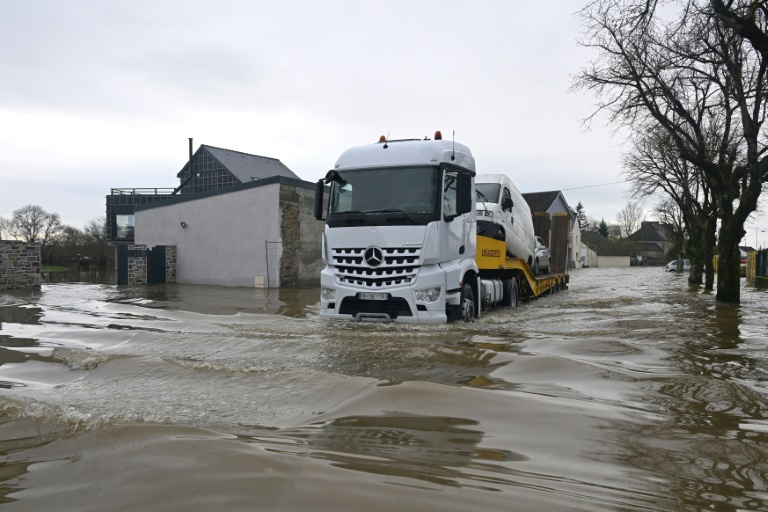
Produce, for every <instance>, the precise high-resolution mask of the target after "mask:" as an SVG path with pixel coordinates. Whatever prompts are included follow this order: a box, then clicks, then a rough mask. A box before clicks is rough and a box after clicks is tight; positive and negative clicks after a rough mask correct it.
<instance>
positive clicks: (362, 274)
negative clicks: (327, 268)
mask: <svg viewBox="0 0 768 512" xmlns="http://www.w3.org/2000/svg"><path fill="white" fill-rule="evenodd" d="M366 249H367V248H365V247H364V248H359V249H333V250H332V251H331V256H332V258H333V263H334V266H335V267H336V277H337V278H338V279H339V281H341V282H342V283H344V284H350V285H357V286H360V287H363V288H366V289H380V288H388V287H391V286H403V285H408V284H410V283H411V281H412V280H413V279H415V277H416V272H417V271H418V269H419V258H420V257H421V248H420V247H406V248H402V247H398V248H381V253H382V261H381V264H379V265H376V266H372V265H370V264H368V262H366V261H365V251H366Z"/></svg>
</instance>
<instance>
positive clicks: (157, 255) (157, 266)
mask: <svg viewBox="0 0 768 512" xmlns="http://www.w3.org/2000/svg"><path fill="white" fill-rule="evenodd" d="M130 258H146V261H147V264H146V267H145V268H146V275H143V276H141V277H139V278H138V280H137V279H136V276H134V278H133V279H134V282H131V283H129V282H128V281H129V275H128V269H129V260H130ZM165 267H166V260H165V246H164V245H158V246H156V247H154V248H152V249H138V250H136V249H134V250H129V249H128V246H127V245H118V246H117V284H118V285H127V284H137V282H141V283H146V284H162V283H165V282H166V273H165Z"/></svg>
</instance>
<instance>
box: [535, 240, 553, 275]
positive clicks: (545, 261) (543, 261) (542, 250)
mask: <svg viewBox="0 0 768 512" xmlns="http://www.w3.org/2000/svg"><path fill="white" fill-rule="evenodd" d="M535 258H536V260H535V261H534V264H533V273H534V274H539V273H544V274H549V273H550V271H551V270H552V255H551V254H550V253H549V247H547V246H546V244H545V243H544V239H543V238H541V237H540V236H537V237H536V256H535ZM545 268H546V269H547V271H546V272H542V269H545Z"/></svg>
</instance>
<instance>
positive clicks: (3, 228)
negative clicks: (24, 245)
mask: <svg viewBox="0 0 768 512" xmlns="http://www.w3.org/2000/svg"><path fill="white" fill-rule="evenodd" d="M10 222H11V221H9V220H8V219H6V218H4V217H0V240H3V239H5V235H6V234H7V233H8V225H9V224H10Z"/></svg>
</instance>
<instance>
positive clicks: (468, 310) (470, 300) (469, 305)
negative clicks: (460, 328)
mask: <svg viewBox="0 0 768 512" xmlns="http://www.w3.org/2000/svg"><path fill="white" fill-rule="evenodd" d="M461 319H462V320H464V321H465V322H474V321H475V292H473V291H472V287H471V286H470V285H469V283H464V286H462V287H461Z"/></svg>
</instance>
